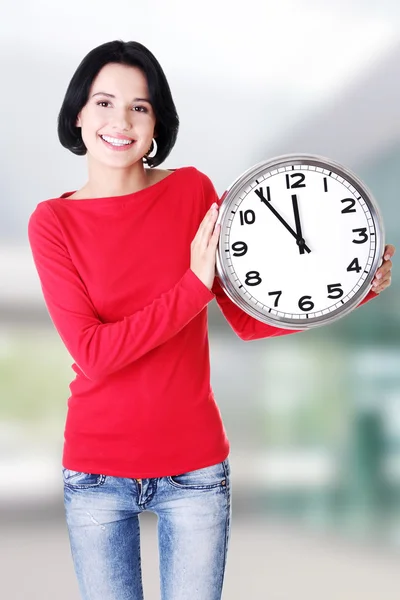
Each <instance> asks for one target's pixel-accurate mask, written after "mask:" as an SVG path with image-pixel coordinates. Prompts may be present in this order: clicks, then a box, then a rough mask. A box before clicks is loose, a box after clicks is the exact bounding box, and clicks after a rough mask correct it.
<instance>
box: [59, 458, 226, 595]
mask: <svg viewBox="0 0 400 600" xmlns="http://www.w3.org/2000/svg"><path fill="white" fill-rule="evenodd" d="M62 471H63V479H64V505H65V511H66V519H67V526H68V533H69V540H70V546H71V554H72V559H73V563H74V568H75V573H76V576H77V579H78V584H79V589H80V593H81V597H82V600H143V587H142V573H141V564H140V528H139V514H140V513H142V512H143V511H151V512H154V513H155V514H156V515H157V517H158V520H157V522H158V547H159V558H160V560H159V564H160V588H161V600H220V598H221V594H222V585H223V579H224V572H225V564H226V556H227V550H228V542H229V538H230V523H231V481H230V464H229V459H228V458H227V459H226V460H224V461H223V462H221V463H218V464H216V465H213V466H210V467H206V468H203V469H197V470H195V471H190V472H187V473H183V474H178V475H171V476H168V477H155V478H150V479H142V480H140V479H139V480H137V479H132V478H129V477H113V476H109V475H101V474H100V475H97V474H91V473H82V472H77V471H72V470H70V469H66V468H64V467H63V468H62Z"/></svg>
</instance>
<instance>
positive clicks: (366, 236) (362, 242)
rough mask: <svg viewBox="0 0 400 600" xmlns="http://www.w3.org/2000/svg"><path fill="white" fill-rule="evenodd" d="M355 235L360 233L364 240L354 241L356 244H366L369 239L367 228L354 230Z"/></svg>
mask: <svg viewBox="0 0 400 600" xmlns="http://www.w3.org/2000/svg"><path fill="white" fill-rule="evenodd" d="M352 231H353V232H354V233H357V232H358V233H359V234H360V236H361V237H362V240H352V241H353V243H354V244H364V243H365V242H366V241H367V239H368V234H367V228H366V227H359V228H358V229H352Z"/></svg>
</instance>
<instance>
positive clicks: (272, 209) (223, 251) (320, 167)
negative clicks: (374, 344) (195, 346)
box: [216, 154, 385, 329]
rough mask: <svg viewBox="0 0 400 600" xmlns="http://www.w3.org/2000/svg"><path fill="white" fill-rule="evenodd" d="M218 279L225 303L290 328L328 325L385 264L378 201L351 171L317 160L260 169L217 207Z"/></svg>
mask: <svg viewBox="0 0 400 600" xmlns="http://www.w3.org/2000/svg"><path fill="white" fill-rule="evenodd" d="M217 223H220V224H221V232H220V237H219V243H218V249H217V256H216V270H217V274H218V277H219V279H220V282H221V285H222V286H223V288H224V290H225V292H226V293H227V295H228V296H229V297H230V298H231V300H232V301H233V302H235V303H236V304H237V305H238V306H239V307H240V308H242V309H243V310H244V311H245V312H247V313H248V314H249V315H251V316H253V317H255V318H256V319H258V320H259V321H263V322H265V323H268V324H271V325H274V326H276V327H281V328H284V329H285V328H286V329H308V328H312V327H317V326H321V325H324V324H327V323H331V322H332V321H335V320H337V319H339V318H341V317H343V316H345V315H346V314H348V313H349V312H350V311H351V310H353V309H354V308H355V307H356V306H357V305H358V304H359V303H360V302H361V300H362V299H363V298H364V297H365V296H366V295H367V293H368V292H369V290H370V289H371V284H372V280H373V278H374V274H375V272H376V270H377V269H378V268H379V266H380V265H381V264H382V254H383V251H384V247H385V240H384V224H383V219H382V215H381V213H380V211H379V207H378V205H377V202H376V200H375V199H374V198H373V196H372V194H371V192H370V190H369V189H368V188H367V187H366V186H365V184H364V183H363V182H362V181H361V180H360V179H359V178H358V177H357V176H356V175H355V174H354V173H353V172H351V171H350V170H349V169H347V168H346V167H344V166H342V165H340V164H338V163H336V162H334V161H332V160H330V159H327V158H324V157H321V156H317V155H312V154H287V155H284V156H278V157H275V158H273V159H270V160H266V161H263V162H260V163H258V164H256V165H255V166H253V167H251V168H250V169H248V170H247V171H246V172H244V173H243V174H242V175H240V176H239V177H238V178H237V179H236V180H235V181H234V182H233V183H232V184H231V186H230V187H229V188H228V189H227V190H226V192H225V193H224V195H223V196H222V199H221V204H220V209H219V216H218V220H217Z"/></svg>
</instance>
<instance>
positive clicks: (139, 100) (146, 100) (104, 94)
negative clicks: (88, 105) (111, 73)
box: [92, 92, 151, 104]
mask: <svg viewBox="0 0 400 600" xmlns="http://www.w3.org/2000/svg"><path fill="white" fill-rule="evenodd" d="M100 95H102V96H107V97H108V98H115V96H114V95H113V94H107V93H106V92H96V93H95V94H93V95H92V98H93V97H94V96H100ZM132 102H148V103H149V104H151V102H150V100H149V99H148V98H134V99H133V100H132Z"/></svg>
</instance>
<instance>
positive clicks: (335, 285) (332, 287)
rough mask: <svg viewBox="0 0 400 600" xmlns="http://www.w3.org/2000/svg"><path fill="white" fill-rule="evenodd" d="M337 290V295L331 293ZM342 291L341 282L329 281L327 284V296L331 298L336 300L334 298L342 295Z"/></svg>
mask: <svg viewBox="0 0 400 600" xmlns="http://www.w3.org/2000/svg"><path fill="white" fill-rule="evenodd" d="M335 292H337V293H338V295H337V296H334V295H333V294H334V293H335ZM343 294H344V292H343V290H342V284H341V283H331V284H329V285H328V298H333V299H335V300H336V298H341V297H342V296H343Z"/></svg>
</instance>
